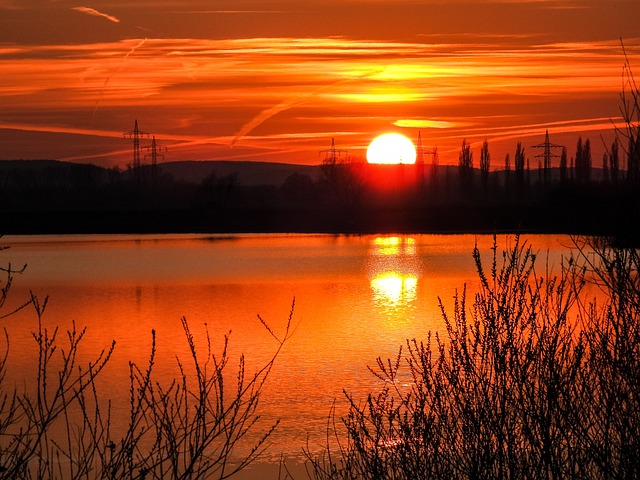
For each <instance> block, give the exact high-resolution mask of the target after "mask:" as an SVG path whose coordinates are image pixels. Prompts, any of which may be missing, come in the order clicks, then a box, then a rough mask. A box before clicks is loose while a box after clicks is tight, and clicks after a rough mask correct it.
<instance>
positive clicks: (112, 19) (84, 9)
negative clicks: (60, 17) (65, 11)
mask: <svg viewBox="0 0 640 480" xmlns="http://www.w3.org/2000/svg"><path fill="white" fill-rule="evenodd" d="M72 10H75V11H76V12H81V13H86V14H87V15H92V16H94V17H102V18H106V19H107V20H109V21H110V22H113V23H120V19H118V18H116V17H114V16H113V15H109V14H106V13H102V12H99V11H98V10H95V9H93V8H89V7H72Z"/></svg>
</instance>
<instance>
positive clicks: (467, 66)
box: [0, 0, 640, 168]
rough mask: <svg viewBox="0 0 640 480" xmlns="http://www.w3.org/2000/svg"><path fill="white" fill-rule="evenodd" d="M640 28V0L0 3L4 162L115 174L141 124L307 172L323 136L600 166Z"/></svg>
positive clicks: (187, 150) (190, 152) (197, 148)
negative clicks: (579, 151)
mask: <svg viewBox="0 0 640 480" xmlns="http://www.w3.org/2000/svg"><path fill="white" fill-rule="evenodd" d="M639 18H640V1H638V0H529V1H518V0H306V1H304V2H301V1H295V2H294V1H292V0H276V1H272V0H269V1H267V0H218V1H216V0H158V1H152V0H137V1H136V2H131V1H129V0H112V1H109V2H98V1H88V0H87V1H83V0H79V2H70V1H67V0H0V105H2V108H0V159H15V158H27V159H30V158H56V159H60V160H72V161H88V162H92V163H96V164H99V165H106V166H110V165H119V166H121V167H124V166H126V165H127V164H128V163H130V162H131V152H130V150H131V142H130V141H129V140H125V139H124V138H123V135H122V134H123V132H125V131H129V130H131V129H132V128H133V123H134V119H136V118H137V119H138V121H139V124H140V129H141V130H143V131H146V132H149V133H151V134H154V135H155V136H156V138H157V140H158V143H161V144H163V145H165V146H167V147H168V152H167V153H166V157H165V160H167V161H169V160H193V159H203V160H204V159H211V160H258V161H272V162H291V163H299V164H317V163H319V162H320V161H321V159H322V156H320V155H319V151H320V150H323V149H326V148H329V146H330V144H331V138H332V137H335V141H336V145H337V146H338V148H341V149H346V150H348V151H349V154H350V155H351V156H353V157H359V158H364V156H365V150H366V147H367V145H368V144H369V142H370V141H371V140H372V139H373V138H374V137H375V136H376V135H378V134H380V133H384V132H391V131H395V132H399V133H404V134H405V135H407V136H408V137H410V138H412V139H414V140H415V139H416V138H417V136H418V132H421V137H422V140H423V143H424V145H425V147H427V148H429V149H431V148H432V147H434V146H437V147H438V151H439V153H440V162H441V163H449V164H457V158H458V151H459V149H460V144H461V143H462V139H463V138H466V139H467V140H468V141H470V142H471V143H472V148H473V149H474V151H475V153H474V155H475V157H479V149H480V144H481V143H482V141H483V140H484V139H487V140H488V141H489V146H490V152H491V154H492V168H496V167H502V165H503V164H504V156H505V154H506V153H511V156H512V157H513V152H514V151H515V145H516V142H517V141H518V140H521V141H522V142H523V144H524V146H525V148H526V149H527V150H526V153H527V154H528V156H529V157H530V158H531V164H532V166H536V165H537V163H535V162H536V161H537V160H536V159H534V158H533V157H534V156H535V155H536V154H537V153H538V152H537V151H535V150H533V149H531V148H530V147H531V146H532V145H534V144H538V143H541V142H542V141H543V139H544V138H543V137H544V131H545V129H549V131H550V134H551V140H552V142H553V143H560V144H563V145H566V146H567V148H568V152H569V155H572V154H573V153H574V151H575V144H576V142H577V139H578V136H579V135H582V137H583V139H584V138H586V137H588V138H590V140H591V142H592V145H593V150H594V165H595V166H600V162H601V160H600V158H601V155H602V151H603V150H602V141H601V140H600V137H601V136H602V137H603V138H604V139H605V141H606V142H607V143H610V142H611V141H612V140H613V132H612V127H611V119H614V120H615V117H616V116H617V115H618V114H619V110H618V96H619V92H620V89H621V84H622V78H621V77H622V67H623V64H624V58H623V55H622V49H621V46H620V38H621V37H622V38H623V39H624V43H625V47H626V49H627V53H628V54H629V58H630V60H631V64H632V67H635V70H636V71H637V72H640V24H639V23H638V19H639ZM638 75H640V73H638ZM146 143H150V140H149V141H147V140H146V139H145V140H144V141H143V144H146ZM427 161H428V159H427Z"/></svg>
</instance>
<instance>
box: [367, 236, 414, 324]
mask: <svg viewBox="0 0 640 480" xmlns="http://www.w3.org/2000/svg"><path fill="white" fill-rule="evenodd" d="M368 273H369V278H370V286H371V292H372V294H373V301H374V304H375V305H376V306H377V307H378V308H380V309H382V310H383V311H384V312H385V313H386V314H387V315H389V316H394V317H395V318H397V316H398V315H399V314H400V315H401V314H402V313H406V310H407V309H409V308H411V307H412V306H413V304H414V303H415V301H416V300H417V296H418V281H419V278H420V277H421V275H422V263H421V261H420V259H419V257H418V255H417V249H416V239H415V238H414V237H399V236H387V237H375V238H374V239H373V240H372V241H371V247H370V249H369V253H368Z"/></svg>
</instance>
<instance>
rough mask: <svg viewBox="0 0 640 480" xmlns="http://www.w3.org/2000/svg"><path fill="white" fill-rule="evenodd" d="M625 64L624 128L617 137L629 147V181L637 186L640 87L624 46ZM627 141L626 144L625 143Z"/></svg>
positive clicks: (622, 95)
mask: <svg viewBox="0 0 640 480" xmlns="http://www.w3.org/2000/svg"><path fill="white" fill-rule="evenodd" d="M622 50H623V52H624V58H625V63H624V67H623V74H622V81H623V84H622V91H621V92H620V113H621V115H622V119H623V121H624V124H625V126H624V128H617V129H616V134H617V137H618V138H619V139H620V140H621V141H620V143H621V144H622V145H625V144H626V145H627V152H626V153H627V181H628V182H629V183H631V184H636V183H637V182H638V181H639V180H640V87H639V86H638V84H637V83H636V80H635V77H634V75H633V71H632V70H631V65H630V64H629V58H628V56H627V52H626V49H625V47H624V44H622ZM625 140H626V142H625Z"/></svg>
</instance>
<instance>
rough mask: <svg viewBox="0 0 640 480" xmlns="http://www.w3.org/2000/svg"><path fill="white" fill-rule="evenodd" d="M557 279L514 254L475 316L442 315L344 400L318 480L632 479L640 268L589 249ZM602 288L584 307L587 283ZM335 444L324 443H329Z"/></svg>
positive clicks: (500, 261) (482, 271)
mask: <svg viewBox="0 0 640 480" xmlns="http://www.w3.org/2000/svg"><path fill="white" fill-rule="evenodd" d="M578 246H579V247H580V248H579V252H580V255H579V257H578V259H579V260H580V262H577V261H576V260H575V259H573V258H569V259H567V260H564V261H563V265H562V269H561V272H560V274H559V276H552V275H551V272H550V271H549V270H548V267H545V269H544V271H543V272H542V274H539V272H538V271H537V270H536V255H535V254H534V253H533V251H532V249H531V247H530V246H529V245H525V244H523V243H521V242H520V241H519V240H517V241H516V244H515V246H514V247H513V248H511V249H509V250H507V251H505V252H504V253H503V254H502V255H501V256H500V255H498V254H497V248H496V246H495V243H494V250H493V252H494V253H493V258H492V259H491V262H490V265H489V267H488V268H487V267H486V266H485V264H484V263H483V262H482V260H481V258H480V253H479V251H478V250H477V249H476V250H475V251H474V258H475V262H476V266H477V271H478V276H479V280H480V288H479V291H478V293H477V294H475V296H474V299H473V303H472V305H468V301H467V297H466V291H465V290H463V291H462V292H461V293H456V295H455V297H454V306H453V310H452V311H451V312H448V311H447V309H446V308H445V307H444V305H443V304H442V302H441V311H442V316H443V319H444V322H445V325H446V333H444V334H440V333H435V334H433V333H428V334H427V336H426V339H425V340H424V341H420V340H417V339H413V340H409V341H407V343H406V346H405V347H404V348H401V349H400V350H399V352H398V355H397V357H396V358H395V359H388V360H383V359H382V358H379V359H378V361H377V365H376V366H375V367H373V368H371V372H372V373H373V375H375V377H376V378H377V380H378V381H379V388H378V389H377V393H372V394H370V395H369V396H368V397H367V398H366V399H364V400H361V399H357V398H354V397H353V396H351V395H349V394H346V395H347V400H348V404H349V411H348V414H347V415H346V416H344V417H343V418H341V419H340V420H341V421H340V422H337V421H335V419H334V423H333V425H334V426H333V427H332V428H333V430H334V432H333V433H334V436H333V437H332V438H334V439H335V440H334V441H330V442H328V445H327V449H326V450H325V451H324V452H323V453H321V454H319V455H318V454H314V453H312V452H311V451H307V456H308V460H309V462H308V474H309V476H310V477H311V478H315V479H329V478H331V479H355V478H358V479H385V478H389V479H391V478H392V479H414V480H415V479H427V478H637V477H638V476H640V462H639V461H638V452H640V445H638V443H639V441H640V365H639V364H638V362H639V359H640V324H639V321H640V315H639V313H640V310H639V307H640V277H639V275H638V273H639V271H638V268H639V267H640V254H639V252H638V250H636V249H628V248H622V247H616V246H613V245H612V244H611V242H607V241H604V240H602V239H586V241H585V240H584V239H583V240H582V241H581V243H579V244H578ZM591 281H593V282H597V283H598V284H599V285H600V286H601V287H602V288H603V294H604V295H599V297H598V298H599V301H602V298H603V297H604V298H606V302H605V304H604V305H600V306H597V305H596V303H593V302H587V301H586V300H585V294H583V286H584V285H585V283H586V282H591ZM328 438H330V437H328Z"/></svg>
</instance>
